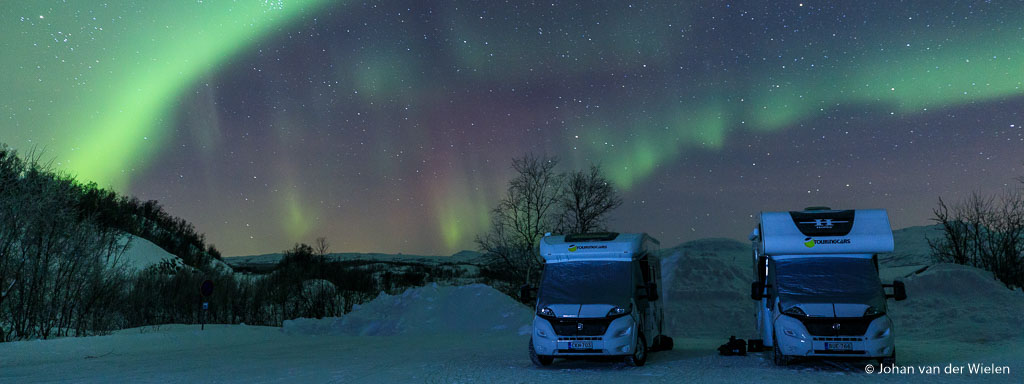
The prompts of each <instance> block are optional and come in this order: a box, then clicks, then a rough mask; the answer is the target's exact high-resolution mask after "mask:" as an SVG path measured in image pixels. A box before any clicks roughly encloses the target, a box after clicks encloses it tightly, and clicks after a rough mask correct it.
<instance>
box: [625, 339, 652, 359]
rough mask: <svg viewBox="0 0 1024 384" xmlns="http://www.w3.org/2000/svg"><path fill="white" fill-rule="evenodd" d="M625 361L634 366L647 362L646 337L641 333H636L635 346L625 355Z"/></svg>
mask: <svg viewBox="0 0 1024 384" xmlns="http://www.w3.org/2000/svg"><path fill="white" fill-rule="evenodd" d="M626 363H627V364H629V365H632V366H634V367H642V366H643V365H644V364H645V363H647V339H645V338H644V334H643V333H641V334H638V335H636V348H633V354H632V355H629V357H626Z"/></svg>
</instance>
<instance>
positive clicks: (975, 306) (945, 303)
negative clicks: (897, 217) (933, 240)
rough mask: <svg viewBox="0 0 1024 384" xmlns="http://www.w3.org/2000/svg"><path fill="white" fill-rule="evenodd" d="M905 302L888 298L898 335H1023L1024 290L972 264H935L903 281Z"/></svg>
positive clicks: (988, 338) (977, 338)
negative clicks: (1008, 287) (1016, 288)
mask: <svg viewBox="0 0 1024 384" xmlns="http://www.w3.org/2000/svg"><path fill="white" fill-rule="evenodd" d="M903 281H904V282H905V283H906V285H907V300H906V301H900V302H895V301H890V302H889V312H890V313H891V314H892V315H893V319H894V320H895V322H896V331H897V332H898V333H899V334H900V335H913V336H914V337H915V338H927V339H952V340H959V341H966V342H992V341H999V340H1003V339H1006V338H1016V337H1020V336H1024V329H1022V328H1021V324H1022V323H1024V294H1021V292H1019V291H1012V290H1009V289H1007V288H1006V286H1005V285H1003V284H1002V283H1000V282H999V281H998V280H995V279H994V278H993V277H992V274H991V273H990V272H987V271H983V270H980V269H977V268H973V267H967V266H963V265H956V264H937V265H934V266H932V267H930V268H928V270H926V271H924V272H923V273H921V274H919V275H915V276H911V277H909V278H906V279H904V280H903Z"/></svg>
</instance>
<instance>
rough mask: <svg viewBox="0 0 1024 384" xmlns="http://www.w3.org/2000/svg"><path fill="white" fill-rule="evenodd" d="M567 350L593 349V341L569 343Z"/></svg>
mask: <svg viewBox="0 0 1024 384" xmlns="http://www.w3.org/2000/svg"><path fill="white" fill-rule="evenodd" d="M569 349H594V342H593V341H573V342H570V343H569Z"/></svg>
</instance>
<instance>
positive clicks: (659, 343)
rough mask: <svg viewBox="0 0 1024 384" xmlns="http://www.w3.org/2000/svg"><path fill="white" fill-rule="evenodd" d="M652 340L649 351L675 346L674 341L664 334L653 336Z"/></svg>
mask: <svg viewBox="0 0 1024 384" xmlns="http://www.w3.org/2000/svg"><path fill="white" fill-rule="evenodd" d="M653 342H654V346H653V347H651V352H656V351H671V350H672V348H674V347H675V342H674V341H672V338H671V337H668V336H665V335H658V336H654V340H653Z"/></svg>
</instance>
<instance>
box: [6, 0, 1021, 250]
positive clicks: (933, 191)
mask: <svg viewBox="0 0 1024 384" xmlns="http://www.w3.org/2000/svg"><path fill="white" fill-rule="evenodd" d="M679 3H681V4H680V5H673V4H671V3H670V2H636V3H629V2H622V1H608V2H594V1H588V2H582V3H578V4H577V3H566V2H550V1H549V2H543V3H530V2H525V1H510V2H499V1H482V2H467V1H450V0H448V1H425V0H416V1H377V2H329V1H318V0H306V1H289V0H278V1H262V0H260V1H245V0H239V1H217V0H199V1H195V0H189V1H135V2H131V1H118V0H110V1H66V2H64V1H17V2H9V3H8V4H5V5H4V6H3V9H2V10H0V32H2V34H0V64H2V67H0V90H2V94H0V141H2V142H5V143H7V144H8V145H10V146H12V147H14V148H16V149H18V150H19V151H21V152H22V153H24V152H25V151H28V150H30V149H32V148H36V149H38V150H42V151H43V153H44V158H46V159H53V162H54V164H55V166H56V167H57V168H59V169H63V170H67V171H69V172H72V173H74V174H76V175H78V177H79V178H80V179H81V180H83V181H96V182H98V183H99V184H100V185H101V186H109V187H112V188H114V189H115V190H117V191H119V192H123V193H129V194H134V195H137V196H139V197H140V198H142V199H156V200H159V201H160V202H161V203H162V204H163V205H164V206H165V207H166V209H167V210H168V211H169V212H170V213H171V214H173V215H176V216H180V217H183V218H185V219H187V220H189V221H191V222H193V223H194V224H195V225H196V227H197V229H198V230H199V231H200V232H205V233H206V234H207V239H208V240H209V241H210V242H212V243H215V244H216V245H217V246H218V248H220V249H221V250H222V251H223V252H224V254H225V255H245V254H257V253H269V252H277V251H280V250H282V249H285V248H289V247H290V246H291V245H292V244H293V243H295V242H311V241H312V240H313V239H314V238H316V237H318V236H324V237H327V238H328V241H330V243H331V249H332V251H335V252H343V251H354V252H393V253H397V252H403V253H413V254H450V253H453V252H455V251H457V250H461V249H474V248H475V246H474V244H473V238H474V236H475V235H477V234H480V233H483V232H484V231H486V229H487V226H488V222H489V219H488V214H489V210H490V209H491V208H492V207H494V206H495V204H496V202H497V200H498V199H499V198H500V197H501V195H502V193H503V191H504V189H505V187H506V185H507V181H508V179H509V178H510V177H511V172H510V159H511V158H512V157H514V156H520V155H522V154H524V153H527V152H533V153H535V154H547V155H554V156H558V157H559V158H560V159H561V166H560V169H562V170H568V169H575V168H583V167H587V166H589V165H590V164H600V165H602V166H603V167H604V168H605V170H606V171H607V173H608V175H609V177H610V178H611V180H613V181H614V183H615V184H616V185H617V187H618V188H619V189H620V191H621V192H622V195H623V198H624V200H625V203H624V204H623V206H622V207H621V208H619V209H618V211H616V212H615V214H614V215H613V217H612V221H611V223H610V225H611V228H612V229H613V230H618V231H646V232H649V233H651V234H652V235H654V236H655V237H657V238H659V239H661V240H662V243H663V245H665V246H674V245H676V244H678V243H680V242H683V241H686V240H692V239H697V238H704V237H728V238H737V239H742V238H745V237H746V235H747V233H749V231H750V229H751V228H752V227H753V226H754V224H755V219H754V216H755V215H756V213H757V212H759V211H761V210H791V209H801V208H803V207H806V206H811V205H829V206H832V207H836V208H886V209H888V210H889V214H890V217H891V219H892V221H893V225H894V227H896V228H901V227H906V226H912V225H923V224H928V223H929V218H930V217H931V210H932V208H933V207H934V206H935V204H936V202H937V199H938V198H939V197H940V196H941V197H943V198H945V199H947V200H956V199H959V198H962V197H963V196H965V195H966V194H968V193H970V192H972V191H978V192H982V193H997V192H999V191H1000V190H1002V189H1004V188H1007V187H1008V186H1012V185H1014V184H1015V183H1016V181H1014V178H1015V177H1018V176H1021V175H1024V166H1022V162H1024V129H1022V127H1021V126H1022V124H1024V116H1022V113H1021V112H1020V111H1024V21H1022V20H1024V17H1022V16H1024V3H1022V2H1019V1H941V2H931V1H856V2H853V1H851V2H825V1H805V2H802V3H801V2H799V1H787V2H773V1H763V0H757V1H737V2H728V1H700V2H697V1H694V2H679ZM837 3H841V4H842V6H839V5H837Z"/></svg>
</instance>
